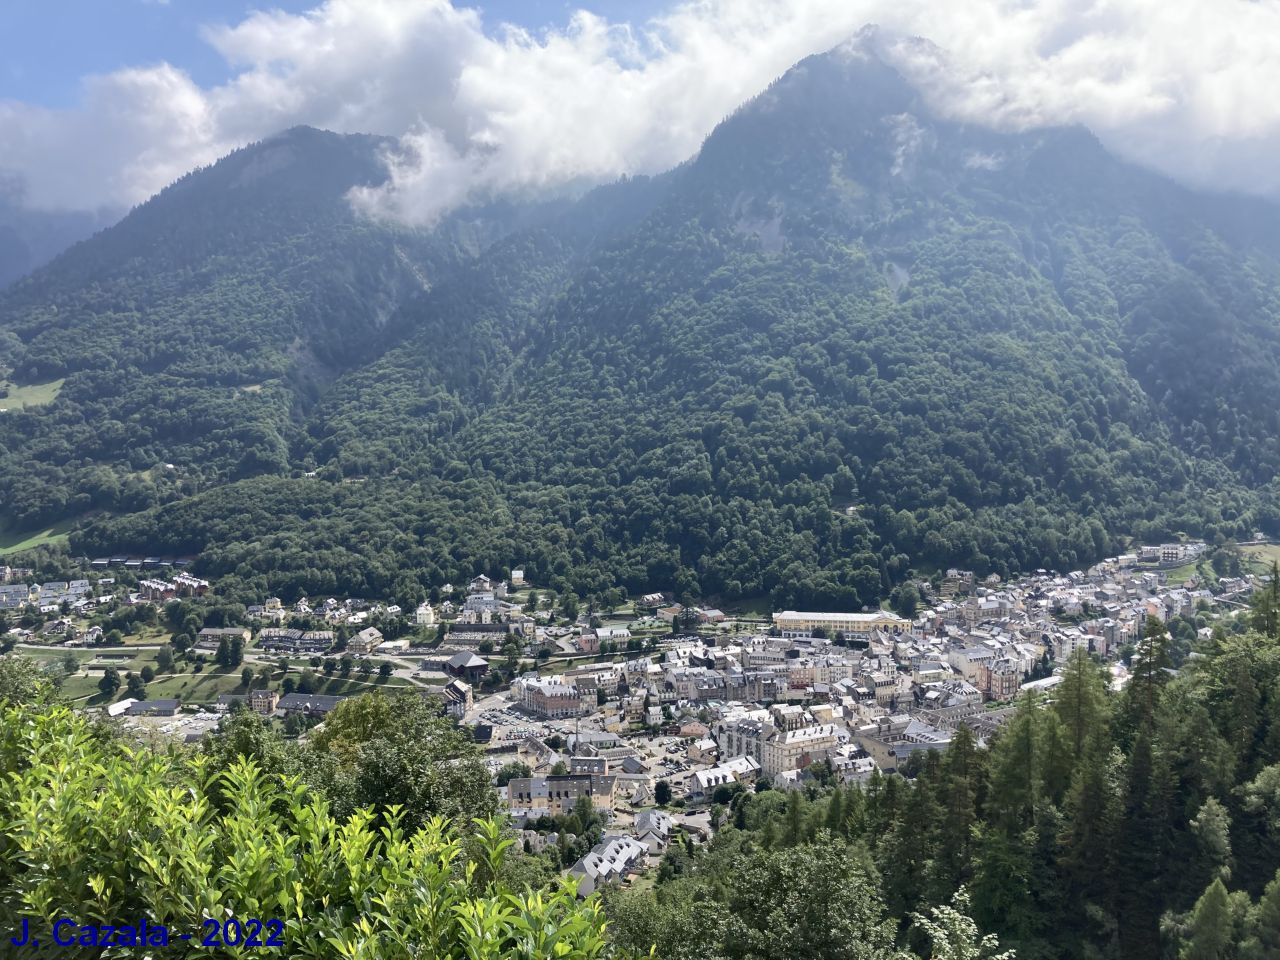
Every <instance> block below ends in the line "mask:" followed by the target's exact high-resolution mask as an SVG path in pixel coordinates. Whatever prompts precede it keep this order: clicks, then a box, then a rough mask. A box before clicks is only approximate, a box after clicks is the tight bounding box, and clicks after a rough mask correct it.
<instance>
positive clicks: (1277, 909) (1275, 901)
mask: <svg viewBox="0 0 1280 960" xmlns="http://www.w3.org/2000/svg"><path fill="white" fill-rule="evenodd" d="M1246 925H1247V932H1246V936H1245V939H1244V942H1243V943H1242V944H1241V945H1240V960H1274V958H1275V957H1280V871H1277V872H1276V875H1275V879H1273V880H1272V881H1271V882H1270V883H1268V884H1267V889H1266V890H1264V891H1263V893H1262V897H1261V899H1259V900H1258V902H1257V904H1256V905H1255V906H1254V907H1253V909H1251V910H1250V911H1249V915H1248V919H1247V920H1246Z"/></svg>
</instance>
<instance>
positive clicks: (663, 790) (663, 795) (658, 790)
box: [653, 780, 671, 807]
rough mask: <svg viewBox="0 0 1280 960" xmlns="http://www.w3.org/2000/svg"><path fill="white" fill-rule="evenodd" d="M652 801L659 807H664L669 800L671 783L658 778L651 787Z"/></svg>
mask: <svg viewBox="0 0 1280 960" xmlns="http://www.w3.org/2000/svg"><path fill="white" fill-rule="evenodd" d="M653 801H654V803H656V804H657V805H658V806H660V807H665V806H666V805H667V804H669V803H670V802H671V784H669V783H667V781H665V780H659V781H658V782H657V783H656V784H654V787H653Z"/></svg>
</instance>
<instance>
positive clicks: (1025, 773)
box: [988, 697, 1040, 833]
mask: <svg viewBox="0 0 1280 960" xmlns="http://www.w3.org/2000/svg"><path fill="white" fill-rule="evenodd" d="M1037 712H1038V711H1037V706H1036V703H1035V698H1034V697H1024V698H1023V699H1022V700H1021V702H1020V703H1019V705H1018V711H1017V713H1015V714H1014V716H1013V719H1012V720H1010V721H1009V723H1008V724H1007V725H1006V726H1005V728H1004V729H1003V730H1002V731H1000V737H999V739H997V740H996V742H995V745H994V746H993V747H992V750H991V795H990V798H989V800H988V807H989V809H990V811H991V813H992V815H993V819H994V821H995V822H996V823H997V824H999V825H1000V826H1001V827H1002V828H1003V829H1004V830H1006V831H1007V832H1009V833H1016V832H1017V831H1019V830H1022V829H1025V828H1026V827H1028V826H1030V825H1031V818H1032V816H1033V813H1034V811H1035V805H1036V801H1037V799H1038V798H1039V780H1040V763H1039V751H1038V749H1037V742H1036V741H1037V740H1038V739H1039V738H1038V735H1037V732H1038V731H1037V726H1038V724H1037V717H1036V714H1037Z"/></svg>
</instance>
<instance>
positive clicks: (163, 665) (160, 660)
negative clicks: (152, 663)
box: [156, 646, 173, 673]
mask: <svg viewBox="0 0 1280 960" xmlns="http://www.w3.org/2000/svg"><path fill="white" fill-rule="evenodd" d="M156 666H157V667H159V668H160V672H161V673H168V672H169V671H170V670H172V669H173V650H172V649H171V648H170V647H168V646H164V647H161V648H160V649H159V650H158V651H156Z"/></svg>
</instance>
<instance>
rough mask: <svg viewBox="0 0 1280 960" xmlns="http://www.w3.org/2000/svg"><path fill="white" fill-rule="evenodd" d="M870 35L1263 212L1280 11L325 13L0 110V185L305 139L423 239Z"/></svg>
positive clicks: (1278, 6)
mask: <svg viewBox="0 0 1280 960" xmlns="http://www.w3.org/2000/svg"><path fill="white" fill-rule="evenodd" d="M869 22H877V23H880V24H882V25H883V27H884V28H885V33H886V36H887V37H888V38H889V39H887V40H886V41H885V44H884V54H885V56H886V57H887V58H888V59H889V60H890V61H891V62H892V63H894V64H895V65H896V66H897V67H898V68H899V69H900V70H901V71H902V72H903V73H904V74H905V75H906V76H907V77H908V78H909V79H910V80H911V81H912V82H913V83H915V84H916V85H917V86H919V87H920V88H921V89H922V90H923V91H924V92H925V94H926V96H927V97H928V98H929V99H930V101H931V102H932V103H933V104H935V106H936V107H937V108H938V109H939V111H940V112H942V113H944V114H947V115H950V116H954V117H957V118H960V119H964V120H966V121H969V122H976V123H983V124H988V125H993V126H999V127H1002V128H1006V129H1008V128H1025V127H1031V126H1042V125H1049V124H1062V123H1083V124H1085V125H1087V126H1088V127H1090V128H1091V129H1092V130H1093V131H1094V132H1095V133H1096V134H1098V136H1099V137H1100V138H1101V139H1102V140H1103V142H1104V143H1106V144H1107V145H1108V146H1109V147H1111V148H1112V149H1114V150H1116V151H1117V152H1118V153H1120V154H1121V155H1124V156H1126V157H1128V158H1130V159H1133V160H1136V161H1138V162H1141V163H1144V164H1147V165H1149V166H1152V167H1155V168H1157V169H1160V170H1162V171H1164V172H1166V173H1168V174H1170V175H1172V176H1174V177H1177V178H1179V179H1182V180H1184V181H1186V182H1189V183H1192V184H1195V185H1201V186H1209V187H1213V188H1226V189H1235V190H1241V191H1246V192H1252V193H1258V194H1267V195H1273V196H1275V195H1280V164H1276V163H1275V162H1274V158H1275V157H1276V156H1277V155H1278V154H1280V99H1277V98H1275V97H1274V95H1273V94H1272V93H1271V91H1272V90H1274V89H1277V88H1278V87H1280V58H1277V57H1276V56H1275V55H1274V38H1275V37H1276V36H1280V0H1217V2H1215V3H1212V4H1209V3H1205V2H1203V0H1160V2H1157V0H1089V2H1080V0H967V2H965V3H963V4H956V3H952V2H950V0H688V2H684V3H679V4H676V5H673V6H672V7H671V8H670V9H669V10H668V11H667V12H666V13H665V14H664V15H662V16H660V17H658V18H656V19H654V20H651V21H648V22H646V23H637V24H629V23H616V22H609V21H607V20H605V19H602V18H600V17H598V16H595V15H593V14H590V13H586V12H578V13H576V14H574V15H573V16H572V17H571V19H570V20H569V22H568V24H567V25H566V26H565V27H564V28H562V29H555V30H548V31H545V32H539V33H531V32H529V31H526V30H522V29H519V28H516V27H511V26H503V25H497V26H496V27H495V26H493V25H489V29H487V30H486V24H485V23H483V22H482V20H481V16H480V14H478V13H477V12H475V11H474V10H470V9H467V8H463V7H459V6H454V5H452V4H451V3H449V2H448V0H326V2H324V3H321V4H320V5H318V6H317V7H315V8H314V9H312V10H310V11H309V12H307V13H304V14H299V15H293V14H286V13H282V12H278V11H270V12H268V11H261V12H256V13H253V14H251V15H249V16H248V17H247V18H245V19H244V20H242V21H240V22H239V23H235V24H229V25H223V26H217V27H210V28H208V29H207V30H206V39H207V40H208V42H210V43H211V44H212V45H213V46H214V47H215V48H216V50H217V51H218V53H219V54H220V55H221V56H222V57H224V58H225V59H226V60H227V62H228V63H229V64H231V65H232V66H233V67H234V68H235V69H236V73H235V74H234V76H233V77H232V79H230V80H229V81H228V82H226V83H224V84H222V85H219V86H214V87H209V88H202V87H200V86H199V85H197V84H195V83H194V82H193V81H192V80H191V78H190V77H189V76H188V75H187V74H186V73H184V72H183V71H182V70H180V69H178V68H176V67H174V66H172V65H169V64H158V65H152V66H141V67H137V68H132V69H128V70H121V71H117V72H115V73H111V74H107V75H104V76H98V77H92V78H89V79H87V80H86V81H85V83H84V87H83V95H82V99H81V102H80V104H79V105H78V106H77V107H76V108H74V109H70V110H50V109H46V108H41V107H36V106H33V105H29V104H25V103H21V102H14V101H0V174H16V175H17V176H18V177H20V178H21V180H22V182H23V184H24V186H25V198H26V202H27V203H28V204H30V205H32V206H35V207H41V208H54V209H86V208H92V207H97V206H100V205H121V204H125V205H127V204H132V203H137V202H140V201H142V200H145V199H146V198H147V197H148V196H150V195H151V194H153V193H154V192H155V191H156V190H158V189H160V188H161V187H163V186H164V185H165V184H167V183H169V182H170V181H172V180H173V179H175V178H176V177H178V176H180V175H181V174H183V173H185V172H186V171H187V170H189V169H191V168H192V167H195V166H198V165H201V164H206V163H210V162H212V161H213V160H215V159H217V158H218V157H219V156H222V155H224V154H225V153H227V152H229V151H230V150H232V149H234V148H235V147H237V146H240V145H242V144H244V143H246V142H249V141H252V140H256V139H260V138H262V137H265V136H269V135H271V134H273V133H275V132H277V131H279V130H281V129H284V128H286V127H290V126H293V125H296V124H310V125H312V126H316V127H321V128H326V129H331V130H335V131H338V132H344V133H345V132H367V133H379V134H387V135H391V136H395V137H398V138H399V140H400V146H399V149H397V150H395V151H393V152H392V153H391V154H389V156H388V163H389V169H390V173H391V176H390V179H389V181H388V184H387V185H386V186H384V187H382V188H379V189H376V190H365V191H361V192H359V193H358V194H356V195H355V196H354V197H353V200H354V202H356V203H357V205H359V206H360V207H361V208H363V209H364V210H366V211H368V212H370V213H373V214H376V215H380V216H389V217H394V218H397V219H401V220H405V221H407V222H411V223H419V224H430V223H432V222H433V221H434V220H435V219H436V218H438V217H439V216H440V215H441V214H443V213H445V212H447V211H448V210H450V209H452V208H454V207H456V206H458V205H460V204H462V203H465V202H467V201H469V200H477V199H482V198H484V197H487V196H490V195H492V194H495V193H501V192H510V191H527V190H541V189H546V188H559V187H564V186H566V185H570V184H578V183H590V182H595V181H599V180H605V179H611V178H614V177H616V176H618V175H620V174H624V173H625V174H631V173H654V172H658V171H661V170H664V169H667V168H669V167H671V166H673V165H674V164H676V163H679V162H680V161H682V160H684V159H686V158H687V157H689V156H690V155H692V154H693V153H694V152H696V150H697V148H698V146H699V144H700V143H701V142H702V140H703V138H705V137H706V135H707V134H708V133H709V132H710V131H711V129H712V128H713V127H714V126H715V124H716V123H717V122H719V121H720V120H721V119H722V118H723V117H724V116H726V115H727V114H729V113H731V112H732V111H733V110H734V109H735V108H736V107H738V106H739V105H740V104H741V103H742V102H744V101H745V100H747V99H749V98H750V97H752V96H753V95H755V94H756V93H758V92H760V91H761V90H763V89H764V88H765V87H766V86H767V85H768V84H769V82H770V81H772V80H773V79H775V78H776V77H777V76H778V75H780V74H781V73H783V72H784V71H785V70H786V69H787V68H788V67H790V66H791V65H792V64H794V63H795V62H796V61H798V60H800V59H802V58H803V57H805V56H807V55H809V54H811V53H816V52H821V51H824V50H827V49H830V48H832V47H834V46H836V45H837V44H839V43H841V42H842V41H844V40H846V39H847V38H848V37H849V36H851V35H852V34H854V33H855V32H856V31H858V30H859V28H860V27H862V26H863V25H864V24H866V23H869ZM911 36H920V37H925V38H927V39H928V40H929V41H931V43H920V42H913V41H911V40H907V39H905V38H907V37H911ZM895 37H896V38H898V39H893V38H895Z"/></svg>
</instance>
